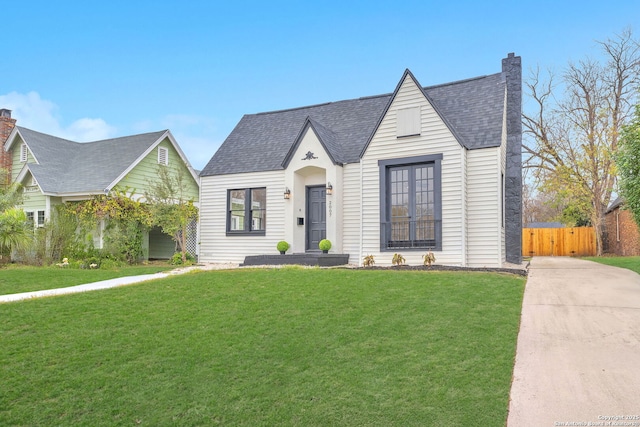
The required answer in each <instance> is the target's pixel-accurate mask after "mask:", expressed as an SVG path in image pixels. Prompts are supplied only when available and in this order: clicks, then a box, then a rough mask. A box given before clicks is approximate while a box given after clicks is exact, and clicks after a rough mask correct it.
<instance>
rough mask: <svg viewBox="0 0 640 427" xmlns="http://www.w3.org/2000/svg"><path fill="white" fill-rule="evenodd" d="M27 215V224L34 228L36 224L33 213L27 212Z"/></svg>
mask: <svg viewBox="0 0 640 427" xmlns="http://www.w3.org/2000/svg"><path fill="white" fill-rule="evenodd" d="M25 213H26V214H27V222H28V223H29V224H30V225H31V226H32V227H33V226H34V225H35V222H34V220H33V219H34V218H33V212H29V211H28V212H25Z"/></svg>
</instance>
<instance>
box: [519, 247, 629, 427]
mask: <svg viewBox="0 0 640 427" xmlns="http://www.w3.org/2000/svg"><path fill="white" fill-rule="evenodd" d="M625 417H628V418H625ZM608 422H611V423H610V424H607V423H608ZM589 423H591V424H589ZM616 423H619V424H616ZM507 425H508V427H523V426H539V427H540V426H541V427H546V426H569V425H603V426H604V425H626V426H640V276H639V275H637V274H636V273H634V272H632V271H630V270H626V269H621V268H616V267H609V266H606V265H602V264H598V263H595V262H590V261H584V260H579V259H575V258H565V257H535V258H533V260H532V261H531V265H530V267H529V278H528V280H527V285H526V290H525V293H524V302H523V307H522V319H521V325H520V333H519V335H518V345H517V354H516V364H515V368H514V375H513V383H512V386H511V402H510V405H509V416H508V421H507Z"/></svg>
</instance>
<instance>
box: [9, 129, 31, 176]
mask: <svg viewBox="0 0 640 427" xmlns="http://www.w3.org/2000/svg"><path fill="white" fill-rule="evenodd" d="M22 144H24V141H22V138H20V137H18V139H17V140H16V141H15V143H14V144H13V145H12V148H11V152H12V153H11V159H12V162H13V163H12V164H11V180H15V179H16V178H17V176H18V174H19V173H20V171H21V170H22V168H23V167H24V165H25V162H21V161H20V147H21V146H22ZM35 162H36V159H35V158H34V157H33V154H31V151H30V150H27V162H26V163H35Z"/></svg>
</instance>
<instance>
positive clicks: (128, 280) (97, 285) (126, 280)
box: [0, 264, 237, 303]
mask: <svg viewBox="0 0 640 427" xmlns="http://www.w3.org/2000/svg"><path fill="white" fill-rule="evenodd" d="M235 267H237V265H232V264H204V265H194V266H191V267H183V268H177V269H175V270H171V271H167V272H162V273H154V274H143V275H140V276H127V277H117V278H115V279H109V280H103V281H101V282H94V283H87V284H84V285H76V286H69V287H66V288H58V289H47V290H44V291H33V292H22V293H19V294H9V295H0V303H3V302H14V301H22V300H28V299H33V298H42V297H51V296H56V295H65V294H75V293H79V292H87V291H96V290H99V289H109V288H115V287H117V286H125V285H131V284H134V283H140V282H146V281H148V280H155V279H163V278H165V277H169V276H173V275H176V274H184V273H188V272H190V271H194V270H221V269H227V268H235Z"/></svg>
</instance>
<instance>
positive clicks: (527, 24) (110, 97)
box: [0, 0, 640, 169]
mask: <svg viewBox="0 0 640 427" xmlns="http://www.w3.org/2000/svg"><path fill="white" fill-rule="evenodd" d="M0 15H1V17H2V20H1V22H2V24H0V30H1V31H2V44H1V48H0V52H1V53H0V54H1V58H2V59H1V60H0V76H1V78H0V108H9V109H12V110H13V117H14V118H16V119H17V120H18V125H20V126H24V127H28V128H30V129H33V130H37V131H40V132H45V133H49V134H52V135H56V136H60V137H64V138H69V139H72V140H76V141H88V140H97V139H103V138H109V137H116V136H124V135H130V134H134V133H142V132H150V131H156V130H161V129H167V128H168V129H170V130H171V131H172V132H173V134H174V135H175V137H176V139H177V141H178V143H179V144H180V145H181V146H182V148H183V150H184V151H185V153H186V154H187V157H188V158H189V160H190V162H191V163H192V165H193V166H194V167H195V168H197V169H201V168H203V167H204V165H205V164H206V163H207V161H208V160H209V159H210V158H211V156H212V155H213V153H214V152H215V150H216V149H217V148H218V147H219V145H220V144H221V143H222V142H223V141H224V139H225V138H226V136H227V135H228V134H229V133H230V132H231V130H232V129H233V127H234V126H235V124H236V123H237V122H238V121H239V120H240V118H241V117H242V115H243V114H250V113H257V112H262V111H272V110H278V109H284V108H292V107H299V106H304V105H311V104H316V103H322V102H329V101H338V100H342V99H351V98H357V97H360V96H369V95H377V94H383V93H389V92H392V91H393V90H394V88H395V86H396V84H397V82H398V80H399V79H400V77H401V76H402V73H403V71H404V70H405V68H409V69H411V71H412V72H413V74H414V75H415V76H416V78H417V79H418V80H419V81H420V83H421V84H423V85H425V86H428V85H432V84H439V83H446V82H449V81H454V80H460V79H465V78H469V77H475V76H479V75H484V74H493V73H496V72H499V71H500V66H501V59H502V58H503V57H505V56H506V54H507V53H509V52H515V53H516V55H519V56H521V57H522V61H523V66H524V74H525V77H526V75H527V74H528V70H529V69H530V68H532V67H536V66H540V67H541V68H543V69H546V68H551V69H555V70H557V71H561V70H562V69H563V67H564V66H565V65H566V64H567V63H568V61H570V60H573V61H577V60H580V59H582V58H584V57H585V56H586V55H591V56H593V57H597V56H598V51H597V47H596V43H595V40H605V39H606V38H609V37H613V36H614V35H615V33H619V32H620V31H622V30H623V29H624V28H632V29H633V30H634V33H635V34H636V37H637V36H638V34H639V33H640V2H638V1H637V0H618V1H616V2H605V1H562V0H556V1H553V2H552V1H536V2H525V1H520V2H518V1H485V2H481V1H468V2H465V1H459V2H455V1H450V2H447V1H442V0H441V1H437V2H433V1H411V0H408V1H403V2H397V1H344V0H343V1H333V0H327V1H322V2H311V1H306V2H302V1H264V2H263V1H259V2H254V1H228V2H218V1H189V0H186V1H182V2H176V1H170V2H169V1H164V0H155V1H147V0H139V1H136V0H125V1H121V0H114V1H109V2H80V1H64V0H60V1H57V2H51V1H46V2H45V1H26V0H25V1H22V2H18V1H14V2H5V3H4V4H3V5H2V7H1V8H0ZM257 155H259V154H257Z"/></svg>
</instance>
